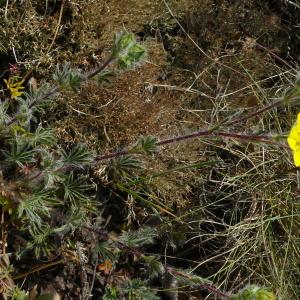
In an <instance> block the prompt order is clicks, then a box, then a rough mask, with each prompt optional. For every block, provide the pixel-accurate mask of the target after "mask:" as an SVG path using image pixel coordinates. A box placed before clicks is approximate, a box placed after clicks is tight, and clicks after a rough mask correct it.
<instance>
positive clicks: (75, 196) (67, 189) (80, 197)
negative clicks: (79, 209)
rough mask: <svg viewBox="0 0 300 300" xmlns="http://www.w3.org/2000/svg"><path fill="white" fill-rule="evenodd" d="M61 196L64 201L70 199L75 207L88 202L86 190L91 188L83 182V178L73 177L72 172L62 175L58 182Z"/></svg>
mask: <svg viewBox="0 0 300 300" xmlns="http://www.w3.org/2000/svg"><path fill="white" fill-rule="evenodd" d="M60 186H61V190H62V192H63V198H64V200H65V201H70V202H71V203H72V205H74V206H75V207H76V206H78V205H80V203H81V204H86V203H89V202H90V198H89V197H88V196H87V195H86V192H87V191H89V190H91V189H92V186H91V185H89V184H87V183H86V182H85V178H83V177H78V178H74V174H73V172H70V173H69V174H67V175H65V176H63V177H62V181H61V182H60Z"/></svg>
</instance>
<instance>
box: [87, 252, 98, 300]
mask: <svg viewBox="0 0 300 300" xmlns="http://www.w3.org/2000/svg"><path fill="white" fill-rule="evenodd" d="M97 261H98V255H97ZM97 261H96V262H95V266H94V270H93V278H92V283H91V287H90V291H89V293H88V295H87V297H86V300H88V299H89V298H90V297H92V292H93V288H94V284H95V278H96V271H97Z"/></svg>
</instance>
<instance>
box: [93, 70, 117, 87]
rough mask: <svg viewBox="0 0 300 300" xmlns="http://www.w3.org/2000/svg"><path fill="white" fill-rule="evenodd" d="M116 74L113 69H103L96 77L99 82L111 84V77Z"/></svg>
mask: <svg viewBox="0 0 300 300" xmlns="http://www.w3.org/2000/svg"><path fill="white" fill-rule="evenodd" d="M114 76H115V74H114V73H113V72H112V71H102V72H101V73H99V74H98V75H97V76H96V77H95V79H96V81H97V82H98V83H99V84H103V83H104V84H110V83H111V78H112V77H114Z"/></svg>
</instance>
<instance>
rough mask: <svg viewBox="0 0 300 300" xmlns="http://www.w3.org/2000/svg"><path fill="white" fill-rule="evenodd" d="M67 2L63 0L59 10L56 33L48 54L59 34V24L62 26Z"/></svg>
mask: <svg viewBox="0 0 300 300" xmlns="http://www.w3.org/2000/svg"><path fill="white" fill-rule="evenodd" d="M65 2H66V1H65V0H62V3H61V7H60V11H59V17H58V21H57V25H56V29H55V33H54V37H53V39H52V42H51V44H50V46H49V48H48V50H47V52H46V55H47V54H48V53H49V52H50V50H51V48H52V47H53V45H54V42H55V39H56V37H57V35H58V30H59V26H60V23H61V19H62V15H63V10H64V5H65ZM46 4H48V3H46Z"/></svg>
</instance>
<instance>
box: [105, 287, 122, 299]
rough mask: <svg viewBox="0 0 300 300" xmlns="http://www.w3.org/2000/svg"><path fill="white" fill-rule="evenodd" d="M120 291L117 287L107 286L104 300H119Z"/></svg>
mask: <svg viewBox="0 0 300 300" xmlns="http://www.w3.org/2000/svg"><path fill="white" fill-rule="evenodd" d="M119 299H120V297H119V290H118V288H117V287H115V286H108V285H107V286H106V287H105V294H104V295H103V300H119Z"/></svg>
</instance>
